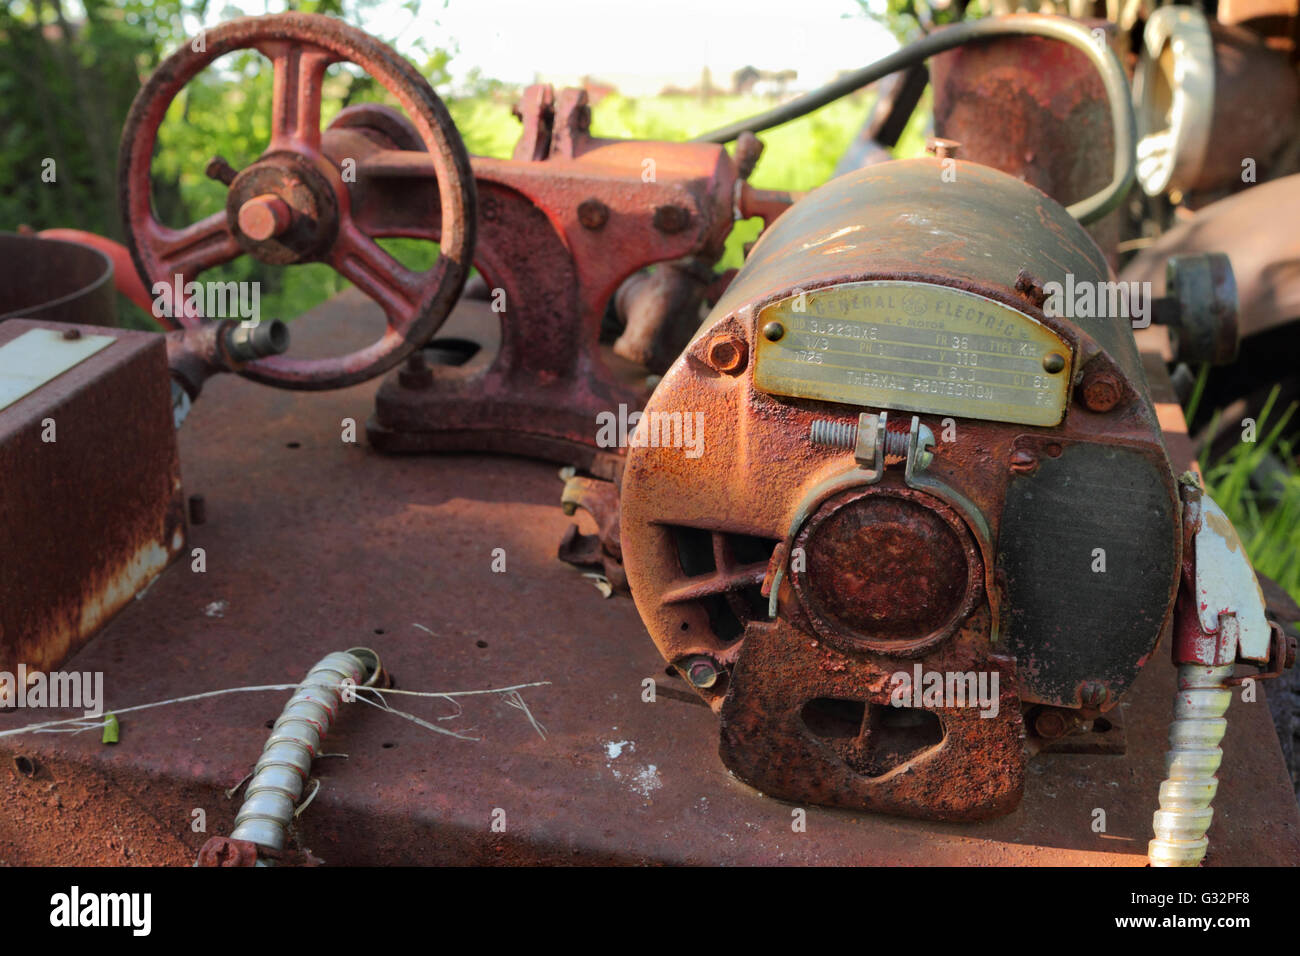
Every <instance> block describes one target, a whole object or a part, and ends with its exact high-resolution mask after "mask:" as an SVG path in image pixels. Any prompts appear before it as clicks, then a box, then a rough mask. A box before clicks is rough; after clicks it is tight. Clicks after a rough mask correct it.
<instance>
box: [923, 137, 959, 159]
mask: <svg viewBox="0 0 1300 956" xmlns="http://www.w3.org/2000/svg"><path fill="white" fill-rule="evenodd" d="M959 149H961V143H960V142H958V141H957V140H955V139H944V138H943V137H941V136H931V137H930V138H929V139H927V140H926V141H925V151H926V152H927V153H929V154H930V155H931V156H933V157H935V158H936V159H952V158H956V156H957V150H959Z"/></svg>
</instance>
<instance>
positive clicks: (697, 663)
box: [682, 654, 718, 690]
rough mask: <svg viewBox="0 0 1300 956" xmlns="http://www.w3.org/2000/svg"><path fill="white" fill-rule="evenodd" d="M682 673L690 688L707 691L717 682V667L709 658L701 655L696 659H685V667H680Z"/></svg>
mask: <svg viewBox="0 0 1300 956" xmlns="http://www.w3.org/2000/svg"><path fill="white" fill-rule="evenodd" d="M682 673H684V674H685V675H686V679H687V680H688V681H690V683H691V686H692V687H698V688H700V689H701V690H707V689H708V688H710V687H712V686H713V685H714V684H716V683H717V682H718V665H717V662H715V661H714V660H713V658H711V657H705V656H704V655H703V654H701V655H699V656H697V657H691V658H687V660H686V662H685V666H683V667H682Z"/></svg>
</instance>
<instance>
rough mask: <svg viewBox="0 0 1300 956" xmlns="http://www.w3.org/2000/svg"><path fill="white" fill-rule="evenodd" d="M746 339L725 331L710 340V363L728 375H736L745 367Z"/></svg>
mask: <svg viewBox="0 0 1300 956" xmlns="http://www.w3.org/2000/svg"><path fill="white" fill-rule="evenodd" d="M746 352H747V349H746V348H745V340H744V339H742V338H741V337H740V336H738V335H732V334H731V333H729V332H724V333H723V334H721V335H715V336H714V337H713V338H712V339H711V340H710V341H709V348H708V356H709V364H710V365H711V366H713V368H714V369H716V370H717V371H719V372H722V373H723V374H726V375H736V374H737V373H739V372H740V371H741V369H743V368H744V367H745V353H746Z"/></svg>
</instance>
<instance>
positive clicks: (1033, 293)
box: [1016, 269, 1047, 308]
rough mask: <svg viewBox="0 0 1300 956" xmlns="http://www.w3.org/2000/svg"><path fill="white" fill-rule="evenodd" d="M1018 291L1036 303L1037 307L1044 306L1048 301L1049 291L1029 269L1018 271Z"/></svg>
mask: <svg viewBox="0 0 1300 956" xmlns="http://www.w3.org/2000/svg"><path fill="white" fill-rule="evenodd" d="M1016 291H1017V292H1019V293H1020V294H1021V295H1023V296H1024V297H1025V298H1026V299H1028V300H1029V301H1030V302H1032V303H1033V304H1034V306H1035V307H1036V308H1042V305H1043V303H1044V302H1046V301H1047V292H1046V290H1045V289H1044V288H1043V283H1042V282H1040V281H1039V280H1038V279H1036V278H1034V276H1033V274H1032V273H1030V272H1029V270H1028V269H1021V270H1020V271H1019V272H1017V273H1016Z"/></svg>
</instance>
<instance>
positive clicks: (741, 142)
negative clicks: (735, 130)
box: [736, 130, 763, 179]
mask: <svg viewBox="0 0 1300 956" xmlns="http://www.w3.org/2000/svg"><path fill="white" fill-rule="evenodd" d="M762 155H763V141H762V140H761V139H759V138H758V137H757V136H755V135H754V134H753V133H751V132H750V131H749V130H745V131H744V132H743V133H741V134H740V135H739V136H737V137H736V175H738V176H739V177H740V178H741V179H748V178H749V176H750V174H751V173H752V172H753V171H754V167H755V166H756V165H758V158H759V157H760V156H762Z"/></svg>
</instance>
